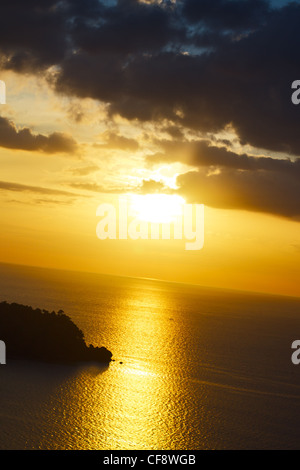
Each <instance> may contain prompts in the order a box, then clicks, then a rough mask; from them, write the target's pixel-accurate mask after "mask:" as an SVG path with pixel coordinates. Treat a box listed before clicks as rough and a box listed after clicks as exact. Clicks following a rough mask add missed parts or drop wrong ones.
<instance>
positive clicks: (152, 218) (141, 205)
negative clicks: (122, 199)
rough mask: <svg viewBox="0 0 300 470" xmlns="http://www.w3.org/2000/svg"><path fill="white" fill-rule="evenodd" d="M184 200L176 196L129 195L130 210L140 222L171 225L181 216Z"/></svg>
mask: <svg viewBox="0 0 300 470" xmlns="http://www.w3.org/2000/svg"><path fill="white" fill-rule="evenodd" d="M184 204H185V200H184V199H183V197H181V196H178V195H168V194H146V195H131V201H130V210H131V213H132V215H133V216H134V217H137V218H138V219H139V220H140V221H145V222H152V223H172V222H174V221H175V220H176V217H178V216H180V215H182V211H183V205H184Z"/></svg>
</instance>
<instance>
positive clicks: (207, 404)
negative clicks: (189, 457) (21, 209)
mask: <svg viewBox="0 0 300 470" xmlns="http://www.w3.org/2000/svg"><path fill="white" fill-rule="evenodd" d="M4 300H5V301H7V302H17V303H21V304H25V305H30V306H32V307H35V308H37V307H39V308H41V309H47V310H50V311H52V310H55V311H58V310H60V309H62V310H64V312H65V313H66V314H67V315H69V316H70V317H71V319H72V320H73V321H74V322H75V323H76V325H77V326H78V327H79V328H80V329H81V330H82V331H83V332H84V335H85V340H86V342H87V344H93V345H95V346H105V347H106V348H108V349H109V350H110V351H111V352H112V353H113V361H112V362H111V363H110V364H109V366H106V367H103V366H101V365H99V364H94V363H79V364H75V365H71V366H70V365H69V366H67V365H63V364H61V365H57V364H43V363H39V362H30V361H25V360H12V359H10V356H9V344H6V348H7V364H6V365H0V449H2V450H3V449H7V450H8V449H11V450H19V449H20V450H21V449H44V450H46V449H47V450H58V449H59V450H83V449H84V450H91V449H93V450H204V449H206V450H214V449H233V450H238V449H243V450H246V449H252V450H254V449H299V448H300V365H299V366H297V365H294V364H293V363H292V360H291V356H292V353H293V350H292V349H291V346H292V343H293V342H294V341H295V340H297V339H300V299H299V298H290V297H283V296H282V297H280V296H271V295H265V294H254V293H247V292H239V291H229V290H222V289H213V288H207V287H200V286H192V285H187V284H177V283H171V282H164V281H159V280H152V279H135V278H126V277H116V276H109V275H101V274H88V273H77V272H70V271H60V270H50V269H42V268H29V267H21V266H13V265H8V264H0V301H4ZM24 334H25V333H24ZM0 339H2V340H3V339H4V338H1V332H0Z"/></svg>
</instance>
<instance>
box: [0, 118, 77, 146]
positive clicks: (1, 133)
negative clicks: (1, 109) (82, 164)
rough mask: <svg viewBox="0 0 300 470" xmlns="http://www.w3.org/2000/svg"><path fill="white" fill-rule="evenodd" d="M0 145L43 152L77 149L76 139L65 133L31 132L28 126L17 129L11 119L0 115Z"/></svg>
mask: <svg viewBox="0 0 300 470" xmlns="http://www.w3.org/2000/svg"><path fill="white" fill-rule="evenodd" d="M0 147H5V148H10V149H19V150H30V151H41V152H45V153H60V152H62V153H76V152H77V150H78V146H77V143H76V141H75V140H74V139H73V138H72V137H70V136H68V135H66V134H63V133H61V132H53V133H52V134H49V135H48V136H45V135H43V134H33V133H32V131H31V130H30V129H29V128H28V127H23V128H22V129H17V127H16V126H15V124H14V123H13V122H12V121H10V120H8V119H7V118H4V117H1V116H0Z"/></svg>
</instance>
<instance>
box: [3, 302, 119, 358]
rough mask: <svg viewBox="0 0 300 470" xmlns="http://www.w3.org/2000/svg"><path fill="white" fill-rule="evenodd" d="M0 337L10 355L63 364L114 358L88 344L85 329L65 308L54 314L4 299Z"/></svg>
mask: <svg viewBox="0 0 300 470" xmlns="http://www.w3.org/2000/svg"><path fill="white" fill-rule="evenodd" d="M0 336H1V340H3V341H4V342H5V344H6V347H7V355H8V358H9V357H11V358H20V359H32V360H39V361H47V362H61V363H69V362H78V361H97V362H102V363H109V362H110V361H111V358H112V353H111V352H110V351H108V350H107V349H106V348H104V347H102V348H98V347H94V346H92V345H90V346H87V345H86V343H85V340H84V334H83V332H82V331H81V330H80V329H79V328H78V327H77V326H76V325H75V323H73V321H72V320H71V319H70V318H69V317H68V316H67V315H66V314H65V313H64V312H63V311H62V310H59V312H58V313H55V312H54V311H53V312H48V311H47V310H41V309H39V308H37V309H33V308H32V307H29V306H25V305H20V304H16V303H12V304H9V303H7V302H1V303H0Z"/></svg>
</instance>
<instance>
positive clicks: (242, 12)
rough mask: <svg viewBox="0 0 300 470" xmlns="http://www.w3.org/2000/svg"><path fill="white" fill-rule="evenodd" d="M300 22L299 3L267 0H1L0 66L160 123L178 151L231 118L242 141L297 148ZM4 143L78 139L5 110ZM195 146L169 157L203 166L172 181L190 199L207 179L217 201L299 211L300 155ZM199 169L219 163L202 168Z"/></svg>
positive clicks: (52, 144)
mask: <svg viewBox="0 0 300 470" xmlns="http://www.w3.org/2000/svg"><path fill="white" fill-rule="evenodd" d="M299 23H300V5H299V2H291V3H289V4H288V5H286V6H284V7H282V8H278V9H274V8H272V2H268V1H267V0H209V1H208V0H202V1H196V0H185V1H177V2H176V6H175V5H170V3H169V2H163V3H162V4H160V5H159V4H158V3H157V2H150V3H144V2H139V1H138V0H118V1H116V2H108V1H104V0H103V1H102V2H101V1H98V0H88V1H85V2H83V1H79V0H61V1H55V0H46V1H44V2H38V1H35V0H29V1H28V2H21V1H20V0H18V1H17V0H11V1H10V2H8V0H5V1H3V2H2V3H1V19H0V52H1V57H2V59H1V64H2V67H4V68H5V67H6V68H11V69H13V70H16V71H17V72H27V71H31V72H32V71H34V72H36V73H41V72H46V71H48V75H47V76H48V79H49V81H50V83H51V84H52V86H53V87H54V88H55V89H56V91H57V92H59V93H63V94H67V95H71V96H76V97H79V98H83V97H90V98H94V99H98V100H100V101H103V102H105V103H107V110H108V115H109V116H114V115H118V114H119V115H121V116H122V117H125V118H127V119H129V120H139V121H155V122H156V124H157V123H161V124H162V128H164V129H166V130H167V132H168V133H169V135H171V136H172V137H173V138H174V139H177V141H178V143H179V145H178V149H177V155H178V154H179V149H180V148H182V149H183V151H184V152H185V151H186V143H185V142H184V139H183V135H185V134H182V132H183V130H185V129H190V130H193V131H196V132H199V133H202V134H205V133H209V134H212V133H217V132H219V131H222V130H224V129H225V128H226V126H231V127H232V128H233V129H234V131H235V132H236V134H237V138H238V140H239V141H240V142H241V143H242V144H249V145H251V146H253V147H256V148H260V149H261V148H263V149H267V150H269V151H277V152H282V153H285V154H287V155H288V154H291V155H294V156H299V155H300V133H299V124H300V121H299V119H300V117H299V116H300V114H299V113H300V107H297V106H294V105H293V104H292V102H291V94H292V90H291V84H292V82H293V81H294V80H296V79H299V78H300V77H299V76H298V73H299V62H300V52H299V50H298V49H297V45H298V44H300V28H299ZM12 32H13V34H12ZM51 66H54V67H52V68H51V73H49V67H51ZM78 119H79V120H80V119H81V115H80V114H79V115H78ZM167 121H168V122H169V124H168V127H166V122H167ZM1 142H2V144H1ZM0 144H1V145H5V146H7V147H10V148H25V149H30V150H34V149H38V150H42V151H45V152H54V151H57V150H56V149H57V148H60V149H61V148H65V149H66V150H65V151H72V150H71V148H72V146H73V145H74V141H72V140H69V141H67V140H66V139H65V136H62V135H61V134H51V135H50V136H48V137H46V136H43V135H39V134H38V135H34V134H32V132H31V131H30V130H29V129H21V130H17V129H16V128H15V127H14V125H12V124H11V123H9V122H8V121H7V120H5V119H4V118H1V121H0ZM106 145H107V146H110V145H111V146H113V145H115V146H116V147H117V148H126V150H134V148H133V146H134V145H137V144H136V143H134V141H132V139H130V138H129V137H124V136H120V135H118V134H111V135H109V136H108V139H107V144H106ZM64 146H65V147H64ZM130 146H131V147H130ZM194 147H195V148H194V149H193V151H189V152H188V155H189V156H188V157H187V156H186V155H184V157H182V159H181V160H180V156H179V157H176V158H178V159H179V161H182V160H184V161H185V163H188V164H190V165H193V166H196V167H199V171H198V172H197V171H196V172H192V173H188V174H187V175H183V176H182V177H181V179H180V178H179V182H180V184H181V187H182V190H183V191H186V192H187V194H188V195H190V196H191V197H195V198H196V199H197V198H198V196H199V194H198V192H197V191H198V189H199V187H201V188H202V186H203V188H204V189H205V188H206V189H205V191H204V189H201V191H202V193H203V194H204V196H205V198H206V200H207V201H208V203H209V204H211V205H214V206H216V205H219V207H225V206H226V207H242V206H243V207H245V208H247V209H251V210H262V211H269V212H271V213H274V214H281V215H287V216H295V215H297V214H298V212H297V211H298V209H297V205H298V206H299V196H298V195H297V193H296V186H297V183H298V181H299V160H296V161H295V162H293V161H292V160H288V159H287V160H286V161H284V160H282V159H281V160H276V159H274V158H272V159H270V158H261V159H257V158H254V157H252V156H251V155H237V154H235V153H234V152H231V151H229V150H227V149H226V148H225V147H223V148H219V147H217V146H216V145H215V146H212V145H209V144H207V143H205V142H202V143H198V144H197V145H194ZM60 151H62V150H60ZM172 152H173V155H170V154H171V153H172ZM174 154H175V152H174V151H173V150H170V149H169V150H168V152H166V148H163V150H162V152H161V153H160V154H156V155H155V156H154V157H153V158H152V161H155V159H156V160H157V161H159V160H160V159H163V158H166V159H167V160H168V159H169V161H173V160H174ZM172 159H173V160H172ZM148 160H149V161H150V157H149V158H148ZM206 166H207V167H208V166H212V167H216V168H217V167H219V168H220V169H221V171H220V172H219V173H218V174H214V175H212V176H210V177H208V176H207V174H208V172H207V169H205V168H203V167H206ZM187 181H189V182H190V186H189V185H187ZM212 182H213V184H214V185H215V186H216V192H215V195H213V191H212V187H211V184H212ZM199 185H200V186H199ZM197 188H198V189H197ZM222 188H223V192H224V194H223V197H222ZM202 193H201V194H202ZM201 194H200V196H201ZM196 196H197V197H196ZM202 202H205V201H202Z"/></svg>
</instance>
